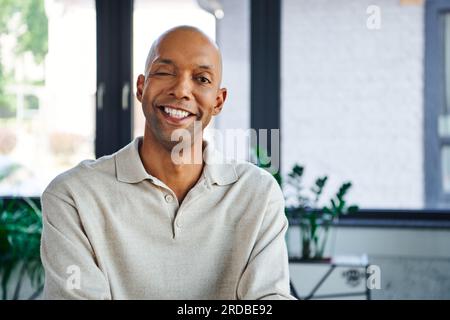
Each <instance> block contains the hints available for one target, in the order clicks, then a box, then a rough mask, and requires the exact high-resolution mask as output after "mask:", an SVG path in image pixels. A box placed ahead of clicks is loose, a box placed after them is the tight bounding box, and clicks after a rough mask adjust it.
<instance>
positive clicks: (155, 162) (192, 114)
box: [136, 27, 227, 204]
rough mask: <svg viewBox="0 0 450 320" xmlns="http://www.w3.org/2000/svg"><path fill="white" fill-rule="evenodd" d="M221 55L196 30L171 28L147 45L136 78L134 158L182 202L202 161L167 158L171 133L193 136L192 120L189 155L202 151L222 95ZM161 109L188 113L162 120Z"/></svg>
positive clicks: (221, 102) (208, 40)
mask: <svg viewBox="0 0 450 320" xmlns="http://www.w3.org/2000/svg"><path fill="white" fill-rule="evenodd" d="M221 68H222V63H221V56H220V52H219V50H218V48H217V46H216V45H215V44H214V43H213V42H212V41H211V40H210V39H209V38H208V37H207V36H206V35H204V34H203V33H202V32H201V31H199V30H197V29H195V28H192V27H177V28H174V29H171V30H169V31H167V32H166V33H164V34H163V35H162V36H161V37H160V38H159V39H158V40H156V41H155V43H154V44H153V46H152V49H151V51H150V53H149V57H148V59H147V66H146V74H145V75H143V74H141V75H139V76H138V79H137V85H136V87H137V92H136V97H137V99H138V100H139V101H140V102H141V103H142V110H143V112H144V115H145V119H146V121H145V131H144V138H143V142H142V145H141V146H140V148H139V154H140V157H141V160H142V162H143V164H144V167H145V169H146V171H147V172H148V173H149V174H151V175H153V176H155V177H157V178H158V179H159V180H161V181H162V182H164V183H165V184H166V185H167V186H168V187H169V188H170V189H171V190H172V191H174V193H175V195H176V196H177V198H178V201H179V203H180V204H181V202H182V201H183V199H184V197H185V196H186V194H187V193H188V192H189V190H190V189H191V188H192V187H193V186H194V185H195V184H196V182H197V181H198V179H199V178H200V176H201V173H202V171H203V166H204V161H203V160H202V161H200V162H198V161H197V163H195V162H194V161H186V162H185V163H182V164H176V163H174V161H173V160H172V157H171V153H172V148H173V147H174V146H175V145H176V144H177V143H178V141H172V140H171V136H172V132H173V131H174V130H176V129H186V130H187V132H189V133H191V134H193V132H194V121H200V122H201V132H200V133H199V134H198V135H197V136H196V137H197V139H194V138H193V137H194V136H192V139H191V142H190V143H189V145H188V148H189V149H190V150H189V151H190V153H191V154H192V155H194V154H195V153H196V152H197V154H198V152H200V154H201V152H202V150H203V129H204V128H205V127H206V126H207V125H208V124H209V122H210V121H211V118H212V117H213V116H216V115H218V114H219V113H220V112H221V110H222V107H223V103H224V102H225V99H226V96H227V90H226V89H225V88H220V83H221V77H222V70H221ZM165 107H170V108H172V109H176V110H183V111H187V112H189V116H188V117H186V118H185V119H183V120H177V119H173V118H170V117H168V115H167V113H165V112H164V108H165Z"/></svg>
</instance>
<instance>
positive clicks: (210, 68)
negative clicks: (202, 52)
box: [153, 58, 214, 70]
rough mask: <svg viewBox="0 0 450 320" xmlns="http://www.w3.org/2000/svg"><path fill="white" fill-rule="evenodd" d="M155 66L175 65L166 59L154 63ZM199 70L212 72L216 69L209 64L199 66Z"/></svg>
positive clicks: (159, 59)
mask: <svg viewBox="0 0 450 320" xmlns="http://www.w3.org/2000/svg"><path fill="white" fill-rule="evenodd" d="M153 63H154V64H168V65H173V66H174V65H175V63H174V62H173V61H172V60H170V59H164V58H158V59H156V60H155V61H154V62H153ZM197 68H200V69H205V70H212V69H214V67H213V66H212V65H208V64H199V65H197Z"/></svg>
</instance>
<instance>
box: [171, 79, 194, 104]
mask: <svg viewBox="0 0 450 320" xmlns="http://www.w3.org/2000/svg"><path fill="white" fill-rule="evenodd" d="M169 95H170V96H172V97H174V98H176V99H177V100H191V98H192V83H191V79H190V77H189V76H188V75H179V76H178V77H176V79H175V83H174V84H173V86H172V87H171V88H170V91H169Z"/></svg>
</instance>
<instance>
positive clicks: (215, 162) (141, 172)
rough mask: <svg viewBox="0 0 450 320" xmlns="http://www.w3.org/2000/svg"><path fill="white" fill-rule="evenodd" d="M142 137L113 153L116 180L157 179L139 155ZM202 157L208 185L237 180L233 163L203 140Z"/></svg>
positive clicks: (128, 181) (130, 181) (138, 180)
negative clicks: (149, 172) (146, 168)
mask: <svg viewBox="0 0 450 320" xmlns="http://www.w3.org/2000/svg"><path fill="white" fill-rule="evenodd" d="M142 140H143V137H142V136H141V137H137V138H135V139H134V140H133V141H132V142H131V143H129V144H128V145H126V146H125V147H123V148H122V149H120V150H119V151H117V152H116V154H115V161H116V173H117V180H119V181H121V182H126V183H138V182H141V181H143V180H146V179H149V180H152V181H154V180H158V179H157V178H156V177H154V176H152V175H150V174H148V173H147V171H146V170H145V167H144V165H143V163H142V160H141V157H140V156H139V145H140V144H141V143H142ZM204 144H205V148H204V150H203V159H204V161H205V166H204V169H203V174H202V175H203V176H204V177H205V179H206V181H207V182H208V184H209V185H213V184H217V185H228V184H231V183H234V182H235V181H237V180H238V175H237V173H236V168H235V163H234V162H231V161H227V160H225V159H224V157H223V156H222V154H221V153H220V152H218V150H216V149H215V148H214V147H213V146H212V145H211V144H210V143H208V142H207V141H206V140H205V141H204Z"/></svg>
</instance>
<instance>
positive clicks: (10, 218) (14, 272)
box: [0, 198, 44, 300]
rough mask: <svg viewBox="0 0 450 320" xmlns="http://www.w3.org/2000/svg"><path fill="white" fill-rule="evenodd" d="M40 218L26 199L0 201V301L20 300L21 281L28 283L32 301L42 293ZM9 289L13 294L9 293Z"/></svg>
mask: <svg viewBox="0 0 450 320" xmlns="http://www.w3.org/2000/svg"><path fill="white" fill-rule="evenodd" d="M41 232H42V214H41V211H40V209H39V208H38V207H37V205H36V204H35V203H34V202H33V201H32V200H30V199H27V198H23V199H18V198H13V199H0V280H1V287H0V289H1V290H0V292H1V299H2V300H7V299H14V300H17V299H20V298H21V295H20V293H21V288H22V285H23V283H24V280H26V279H27V280H29V281H30V283H31V286H32V288H33V290H34V292H33V293H32V294H31V295H30V296H29V297H27V298H28V299H35V298H37V297H38V296H39V294H40V293H41V291H42V289H43V282H44V270H43V267H42V263H41V258H40V240H41ZM10 289H13V290H10Z"/></svg>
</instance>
